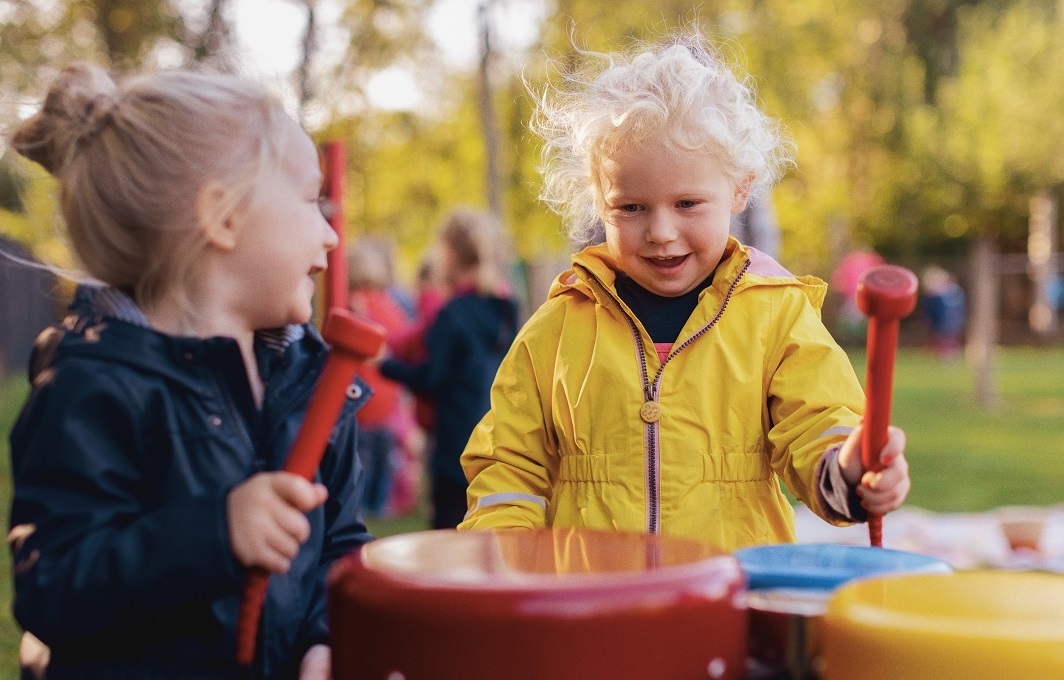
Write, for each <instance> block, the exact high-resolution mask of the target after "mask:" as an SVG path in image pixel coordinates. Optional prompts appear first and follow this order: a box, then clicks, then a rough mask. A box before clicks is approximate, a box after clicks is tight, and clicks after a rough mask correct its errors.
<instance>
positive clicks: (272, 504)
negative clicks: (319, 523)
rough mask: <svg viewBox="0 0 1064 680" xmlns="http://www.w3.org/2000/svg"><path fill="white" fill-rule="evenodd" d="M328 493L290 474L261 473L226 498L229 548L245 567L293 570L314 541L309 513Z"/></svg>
mask: <svg viewBox="0 0 1064 680" xmlns="http://www.w3.org/2000/svg"><path fill="white" fill-rule="evenodd" d="M328 495H329V492H328V491H327V490H326V489H325V487H324V486H322V485H321V484H311V483H310V482H308V481H307V480H305V479H303V478H302V477H300V476H299V475H294V474H292V473H290V472H260V473H258V474H256V475H252V476H251V478H250V479H248V480H247V481H245V482H243V483H241V484H239V485H237V486H235V487H234V488H233V490H232V491H230V492H229V496H228V498H226V510H227V513H228V522H229V546H230V547H231V548H232V550H233V554H234V555H235V556H236V559H237V561H238V562H240V564H242V565H244V566H245V567H261V568H262V569H265V570H266V571H268V572H271V573H275V574H280V573H284V572H286V571H288V568H289V566H290V565H291V563H292V560H293V559H294V558H295V556H296V554H297V553H298V552H299V546H300V545H302V544H303V542H305V541H306V540H307V539H308V538H309V537H310V522H309V521H308V520H307V518H306V516H305V513H307V512H310V511H311V510H313V509H314V508H316V507H318V506H319V505H321V504H322V503H324V502H325V499H326V498H327V497H328Z"/></svg>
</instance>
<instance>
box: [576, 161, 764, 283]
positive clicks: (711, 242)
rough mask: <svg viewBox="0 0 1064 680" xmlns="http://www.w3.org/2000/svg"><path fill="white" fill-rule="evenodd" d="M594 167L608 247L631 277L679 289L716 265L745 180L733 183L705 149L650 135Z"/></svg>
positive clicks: (742, 201)
mask: <svg viewBox="0 0 1064 680" xmlns="http://www.w3.org/2000/svg"><path fill="white" fill-rule="evenodd" d="M598 170H599V172H598V177H597V189H598V198H599V212H600V214H601V216H602V221H603V224H604V225H605V228H606V243H607V246H608V247H609V252H610V255H611V256H612V257H613V259H614V261H615V263H616V265H617V266H618V267H619V268H620V269H622V270H623V271H624V272H625V273H626V274H627V275H628V276H630V277H632V279H634V280H635V282H636V283H638V284H639V285H640V286H642V287H643V288H645V289H647V290H649V291H650V292H652V293H656V294H657V295H661V296H665V297H676V296H679V295H683V294H684V293H688V292H690V291H691V290H693V289H694V288H695V287H696V286H697V285H698V284H699V283H701V282H702V281H703V280H705V279H706V277H708V276H709V275H710V274H711V273H712V272H713V270H714V269H716V267H717V264H718V263H719V262H720V259H721V257H722V256H723V254H724V248H725V245H726V244H727V242H728V226H729V224H730V222H731V217H732V215H737V214H739V213H740V212H742V210H743V208H744V207H745V206H746V198H747V193H748V190H749V184H750V182H749V181H746V182H742V183H736V182H735V181H734V180H733V179H731V178H730V177H729V176H728V175H726V174H725V173H724V171H723V169H722V168H721V165H720V163H719V162H718V161H717V160H716V159H715V158H714V157H713V156H712V155H711V154H709V153H705V152H702V153H697V152H690V151H680V150H676V149H673V148H672V147H670V146H668V145H666V144H663V143H661V142H653V141H648V142H645V143H643V144H639V145H634V144H630V145H622V148H620V149H618V150H617V151H614V152H612V153H609V154H605V155H603V156H602V160H601V163H600V165H599V168H598Z"/></svg>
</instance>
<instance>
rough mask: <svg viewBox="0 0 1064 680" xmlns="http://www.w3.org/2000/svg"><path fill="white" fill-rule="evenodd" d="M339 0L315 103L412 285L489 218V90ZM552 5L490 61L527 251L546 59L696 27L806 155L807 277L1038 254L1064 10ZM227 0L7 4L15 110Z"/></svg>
mask: <svg viewBox="0 0 1064 680" xmlns="http://www.w3.org/2000/svg"><path fill="white" fill-rule="evenodd" d="M529 1H530V0H493V3H494V6H496V7H497V8H498V7H500V6H503V5H506V4H507V3H508V2H509V3H514V4H519V3H521V2H524V3H526V4H527V3H528V2H529ZM293 2H295V3H296V4H298V5H304V6H307V7H311V6H313V4H314V3H312V2H308V0H293ZM336 2H337V4H338V5H340V9H341V11H340V13H339V15H338V20H337V27H336V28H337V29H338V30H340V31H342V32H343V33H344V34H345V35H346V36H347V42H346V49H345V50H344V51H343V53H342V54H341V55H340V56H339V57H335V58H332V57H330V59H331V60H330V61H327V60H325V59H324V58H318V56H319V55H317V54H316V53H315V52H314V51H313V48H314V45H313V44H312V43H308V44H307V45H305V48H306V61H307V63H306V64H305V66H307V70H306V71H305V77H309V78H311V79H312V80H313V86H312V87H310V88H308V89H307V90H306V91H305V92H304V95H306V96H308V97H309V100H308V101H305V102H303V104H304V105H305V106H307V107H308V110H309V111H312V112H313V114H314V115H313V121H314V125H313V128H314V134H315V137H316V138H318V139H321V140H325V139H342V140H344V141H346V142H347V143H348V159H349V187H348V189H349V191H348V195H347V201H346V206H347V210H346V216H347V220H348V230H349V232H350V234H349V235H350V236H351V237H355V238H357V236H358V235H359V234H363V233H373V234H378V235H385V236H388V237H389V238H391V239H392V240H393V241H394V242H395V243H396V245H397V247H398V251H399V253H400V256H401V257H400V259H401V265H402V270H403V272H404V273H406V274H409V273H410V272H412V271H413V269H414V267H416V262H417V259H418V257H419V256H420V254H421V253H422V252H423V250H424V248H425V247H426V246H427V245H428V243H429V242H430V240H431V238H432V235H433V231H434V227H435V225H436V224H437V223H438V222H439V221H440V219H441V218H442V217H443V215H444V214H445V213H446V211H447V210H449V209H450V208H451V207H453V206H454V205H457V204H473V205H480V206H484V205H486V204H487V196H486V194H487V186H488V182H487V178H486V170H485V168H486V167H487V159H486V157H485V154H486V151H485V149H486V145H485V143H484V132H483V128H482V126H481V124H480V121H479V119H478V116H479V111H478V108H477V104H476V102H477V97H478V92H479V88H480V87H481V83H480V81H479V80H478V78H477V75H476V73H475V72H472V71H470V72H462V71H457V70H455V69H451V70H447V69H446V68H445V66H446V64H445V62H444V61H443V60H442V59H440V58H439V55H438V54H437V53H436V52H434V48H433V45H432V42H431V40H429V39H428V37H427V32H426V26H425V21H426V19H425V17H426V16H428V10H429V9H430V8H431V6H432V3H433V0H336ZM544 2H546V3H548V7H549V11H548V14H547V19H546V21H545V23H544V25H543V26H542V27H541V31H540V42H539V43H538V44H536V45H533V46H532V47H531V49H529V50H528V53H527V54H526V55H524V56H522V57H521V58H519V59H516V60H515V59H509V60H507V59H496V60H495V61H494V62H493V64H492V68H491V78H492V84H493V102H494V104H495V110H496V115H497V118H498V120H497V126H498V129H499V131H500V133H501V135H502V144H501V145H500V146H501V154H500V155H501V158H499V159H498V160H499V167H500V168H501V174H502V175H503V177H502V181H503V185H504V187H505V191H506V194H505V201H504V205H505V209H506V215H505V218H506V222H507V224H508V226H509V228H510V231H511V233H512V235H513V243H514V245H515V247H516V249H517V253H518V255H519V256H520V257H521V258H522V259H525V260H531V259H535V258H538V257H541V256H547V257H549V256H551V255H557V254H558V253H560V252H564V251H565V250H566V249H567V247H568V244H567V243H566V241H565V239H564V237H563V236H562V235H561V233H560V224H559V221H558V219H557V218H556V217H555V216H554V215H553V214H551V213H550V212H549V211H547V210H546V208H545V207H544V206H543V205H541V204H540V203H539V202H538V201H537V198H536V195H537V193H538V187H539V177H538V174H537V171H536V165H537V162H538V145H537V143H536V140H534V139H533V138H532V137H531V135H530V134H529V133H528V131H527V129H526V124H527V120H528V117H529V106H530V103H529V98H528V96H527V95H526V93H525V86H524V83H523V82H522V78H524V79H526V80H528V81H529V82H530V83H531V84H533V85H535V84H537V83H540V82H542V79H543V78H544V77H546V75H547V65H546V62H545V60H544V56H545V55H546V56H549V57H551V58H553V59H554V60H555V62H554V63H555V66H558V67H560V68H562V69H565V68H567V65H568V64H570V63H571V62H572V60H573V59H575V57H576V51H575V49H574V44H575V45H576V46H579V47H580V48H581V49H591V50H610V49H615V48H617V47H618V46H621V45H623V44H626V43H627V42H628V41H629V40H631V39H633V38H636V39H638V38H651V39H653V38H655V37H658V36H660V35H662V34H663V33H665V32H668V31H672V30H678V29H681V28H684V27H686V26H691V25H695V26H697V27H699V28H700V29H701V30H702V31H703V32H704V33H706V34H707V35H710V36H712V37H713V38H714V39H716V40H718V41H719V43H720V44H721V45H722V46H723V50H724V52H725V54H726V55H728V56H729V57H730V58H731V59H732V60H733V61H734V62H735V63H736V64H737V65H739V66H741V67H742V68H744V69H745V70H747V71H749V72H750V73H751V74H752V75H753V78H754V83H755V84H756V86H757V88H758V93H759V96H760V98H761V100H762V103H763V105H764V107H765V108H766V110H768V111H769V112H770V113H771V114H772V115H774V116H776V117H778V118H779V119H780V120H781V121H782V122H783V123H784V125H785V126H786V129H787V131H788V134H789V135H790V136H791V137H793V139H794V140H795V141H796V143H797V147H798V163H797V167H796V168H795V169H793V170H792V171H791V172H790V173H789V174H788V175H787V176H786V177H785V178H784V179H783V181H782V182H781V184H780V185H779V186H778V187H777V189H776V191H775V192H774V200H775V204H776V209H777V213H778V215H779V219H780V222H781V228H782V232H783V251H782V259H783V260H784V263H785V264H787V265H788V266H790V267H792V268H793V269H796V270H800V271H811V272H814V273H819V274H821V275H825V274H826V273H827V272H828V271H830V269H831V267H832V265H833V264H834V262H835V261H836V260H837V259H838V258H839V257H841V255H842V254H844V253H845V252H847V251H848V250H850V249H853V248H856V247H868V246H871V247H874V248H875V249H877V250H879V251H880V252H882V253H883V254H884V255H886V256H887V257H888V258H894V259H897V260H900V261H905V260H906V259H908V258H912V257H914V256H916V255H917V254H919V255H920V256H922V257H928V256H935V255H942V256H955V255H959V254H962V253H964V252H965V251H966V250H967V245H968V243H969V241H970V239H971V238H973V237H974V236H976V235H978V234H982V233H985V234H990V235H992V236H994V237H996V238H998V239H999V240H1000V241H1001V242H1002V243H1003V244H1005V248H1006V250H1008V249H1019V248H1020V246H1021V245H1022V243H1023V238H1024V235H1025V233H1026V225H1027V211H1028V200H1029V198H1030V196H1031V195H1033V194H1034V193H1036V192H1038V191H1041V190H1049V191H1054V192H1057V193H1058V195H1059V193H1060V192H1061V187H1062V185H1064V116H1062V115H1061V112H1062V111H1064V2H1062V0H883V1H882V2H878V3H867V2H863V1H862V0H713V1H710V2H703V3H699V4H698V5H696V6H695V8H694V9H693V8H692V5H691V3H690V2H688V1H687V0H658V1H657V2H654V3H647V2H645V0H613V2H611V3H610V9H609V11H608V12H603V10H602V5H601V3H600V2H597V1H595V0H544ZM225 4H226V2H223V1H221V0H215V2H206V1H205V0H204V1H201V2H195V1H194V0H150V1H147V0H145V1H134V0H93V1H91V2H90V1H87V0H86V1H81V2H65V3H64V2H48V1H45V0H19V1H14V0H6V1H5V0H0V83H2V85H0V91H2V96H0V107H3V108H4V110H3V111H0V115H4V116H5V118H4V119H5V120H12V119H13V118H14V117H15V114H17V113H18V112H19V111H20V106H21V105H22V104H23V103H24V102H27V101H35V100H36V98H38V97H39V96H40V91H39V88H40V86H41V83H44V82H47V81H48V79H49V78H48V76H49V74H50V73H51V72H52V69H54V67H55V65H56V64H60V63H64V62H66V61H69V60H70V59H74V58H90V59H94V60H97V61H100V62H103V63H110V64H112V65H116V66H123V65H130V64H134V63H142V64H147V65H149V66H150V65H160V64H171V65H176V64H182V63H190V62H192V61H194V60H196V59H200V58H211V55H210V54H206V53H205V52H204V45H208V44H210V41H209V40H207V39H206V37H205V35H206V34H207V32H209V30H211V26H212V24H211V22H210V21H208V18H209V17H210V16H211V12H212V8H213V9H218V8H221V9H224V6H225ZM223 28H224V26H223ZM498 28H499V29H500V30H503V29H505V27H503V26H499V27H498ZM387 68H401V69H404V70H406V71H407V72H409V73H412V74H414V76H415V78H416V79H417V82H418V86H419V88H420V89H421V91H422V100H421V104H420V105H419V106H418V108H417V110H415V111H382V110H377V109H374V108H373V107H372V106H371V104H370V101H369V99H368V97H367V95H366V88H367V84H368V83H369V81H370V79H371V78H372V77H373V76H374V75H375V74H377V73H379V72H380V71H381V70H384V69H387ZM293 77H295V76H293ZM20 167H21V166H20ZM0 180H2V178H0ZM31 180H32V181H22V182H21V183H20V182H11V181H8V180H2V181H0V185H2V187H3V188H2V189H0V193H3V191H8V192H9V191H10V189H8V187H19V186H21V187H23V188H24V191H25V192H27V193H34V192H36V191H38V189H37V186H36V184H37V183H38V182H39V180H38V179H33V176H31ZM3 195H4V196H5V197H6V198H5V199H4V201H3V204H4V205H7V206H17V205H18V202H17V201H16V202H14V203H13V202H12V201H11V200H10V196H9V193H4V194H3ZM22 200H23V201H25V200H27V199H25V198H23V199H22ZM37 214H38V213H30V212H27V213H26V214H25V215H23V216H22V217H19V218H17V219H16V218H12V217H11V215H12V213H4V214H2V215H0V218H2V220H3V224H2V225H0V229H3V230H4V231H5V232H8V231H11V230H12V229H14V228H16V227H12V226H11V225H19V226H17V230H18V232H19V236H20V237H24V238H26V239H27V240H29V241H32V242H36V243H39V244H40V243H49V242H51V240H52V239H53V236H52V235H51V234H50V233H47V234H45V235H40V234H41V233H42V230H40V229H38V230H36V231H34V230H29V231H30V233H26V231H27V230H26V229H25V228H24V227H25V224H24V222H25V220H27V219H30V220H33V219H35V218H34V217H33V215H37ZM27 216H29V217H27ZM19 220H22V222H20V221H19ZM44 224H50V222H49V221H46V222H44ZM43 231H46V232H50V230H43Z"/></svg>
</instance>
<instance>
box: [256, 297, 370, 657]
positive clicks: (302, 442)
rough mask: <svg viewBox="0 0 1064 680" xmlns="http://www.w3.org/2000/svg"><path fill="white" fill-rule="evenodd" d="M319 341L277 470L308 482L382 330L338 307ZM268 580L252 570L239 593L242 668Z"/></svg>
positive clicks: (330, 317)
mask: <svg viewBox="0 0 1064 680" xmlns="http://www.w3.org/2000/svg"><path fill="white" fill-rule="evenodd" d="M322 338H324V340H325V342H326V343H328V344H329V345H330V347H331V349H330V351H329V356H328V358H327V359H326V360H325V366H324V367H323V368H322V372H321V378H320V379H319V380H318V384H317V386H316V387H315V388H314V393H313V394H312V395H311V396H310V402H309V403H308V405H307V414H306V416H304V418H303V424H302V425H300V427H299V432H298V433H297V434H296V440H295V442H294V443H293V444H292V450H291V452H290V453H289V454H288V460H286V461H285V464H284V467H283V468H282V469H283V470H284V471H286V472H291V473H293V474H297V475H299V476H301V477H304V478H306V479H308V480H310V479H313V477H314V473H315V472H316V471H317V469H318V466H319V465H320V464H321V458H322V456H323V455H324V454H325V447H326V445H327V444H328V443H329V437H330V436H331V435H332V431H333V428H334V427H335V426H336V420H337V418H339V417H340V412H341V411H342V410H343V407H344V402H345V401H346V399H347V388H348V387H349V386H350V385H351V380H352V379H353V378H354V376H355V372H356V371H357V370H358V366H359V364H360V363H361V362H363V361H365V360H366V359H369V358H372V357H375V356H376V355H377V353H378V352H380V349H381V347H382V346H383V344H384V339H385V330H384V328H382V327H381V326H380V325H378V324H376V323H374V322H372V321H369V320H368V319H362V318H359V317H357V316H355V315H354V314H352V313H351V312H348V311H347V310H345V309H343V308H333V309H330V310H329V313H328V315H327V316H326V318H325V323H324V324H323V325H322ZM269 577H270V575H269V573H268V572H267V571H265V570H263V569H259V568H252V569H249V570H248V573H247V576H246V577H245V580H244V595H243V599H242V600H241V602H240V618H239V619H238V620H237V627H236V658H237V661H239V662H240V663H242V664H244V665H245V666H246V665H250V664H251V662H252V660H253V659H254V658H255V639H256V637H258V631H259V619H260V618H261V617H262V604H263V600H264V599H265V597H266V586H267V585H268V581H269Z"/></svg>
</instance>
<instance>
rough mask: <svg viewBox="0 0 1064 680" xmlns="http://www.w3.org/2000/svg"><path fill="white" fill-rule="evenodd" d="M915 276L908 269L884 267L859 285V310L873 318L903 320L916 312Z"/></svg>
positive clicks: (871, 271)
mask: <svg viewBox="0 0 1064 680" xmlns="http://www.w3.org/2000/svg"><path fill="white" fill-rule="evenodd" d="M918 286H919V281H918V280H917V278H916V274H913V273H912V272H911V271H909V270H908V269H906V268H905V267H898V266H896V265H892V264H884V265H880V266H878V267H876V268H875V269H872V270H870V271H869V272H868V273H866V274H865V275H864V276H862V277H861V280H860V281H859V282H858V283H857V308H858V309H860V310H861V312H862V313H863V314H864V315H865V316H867V317H870V318H875V319H884V320H885V319H900V318H902V317H905V316H908V315H909V314H911V313H912V311H913V310H914V309H916V289H917V287H918Z"/></svg>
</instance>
